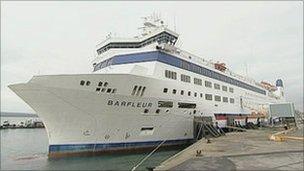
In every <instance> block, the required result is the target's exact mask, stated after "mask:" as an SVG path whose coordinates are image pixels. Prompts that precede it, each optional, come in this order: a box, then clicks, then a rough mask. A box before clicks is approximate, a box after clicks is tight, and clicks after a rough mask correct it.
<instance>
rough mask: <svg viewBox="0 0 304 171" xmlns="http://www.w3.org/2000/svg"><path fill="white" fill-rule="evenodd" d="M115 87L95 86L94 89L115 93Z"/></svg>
mask: <svg viewBox="0 0 304 171" xmlns="http://www.w3.org/2000/svg"><path fill="white" fill-rule="evenodd" d="M116 90H117V89H116V88H113V89H112V88H100V87H97V88H96V91H97V92H107V93H116Z"/></svg>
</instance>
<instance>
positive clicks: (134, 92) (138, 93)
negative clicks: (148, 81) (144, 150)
mask: <svg viewBox="0 0 304 171" xmlns="http://www.w3.org/2000/svg"><path fill="white" fill-rule="evenodd" d="M145 90H146V87H144V86H137V85H136V86H134V87H133V90H132V93H131V95H132V96H134V95H136V96H143V95H144V93H145Z"/></svg>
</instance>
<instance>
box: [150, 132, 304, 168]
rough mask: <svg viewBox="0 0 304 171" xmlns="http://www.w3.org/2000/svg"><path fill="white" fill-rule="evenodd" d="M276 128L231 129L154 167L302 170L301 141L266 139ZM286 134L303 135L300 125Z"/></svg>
mask: <svg viewBox="0 0 304 171" xmlns="http://www.w3.org/2000/svg"><path fill="white" fill-rule="evenodd" d="M278 131H282V128H279V130H278V129H272V128H261V129H258V130H247V131H246V132H231V133H227V134H226V135H225V136H222V137H219V138H212V139H210V140H211V143H207V141H206V139H201V140H199V141H198V142H196V143H195V144H193V145H191V146H189V147H188V148H186V149H184V150H183V151H181V152H179V153H178V154H176V155H175V156H172V157H171V158H169V159H168V160H166V161H164V162H163V163H161V164H160V165H159V166H158V167H156V168H155V169H154V170H303V159H304V157H303V152H304V144H303V141H299V140H286V141H282V142H275V141H271V140H269V136H270V135H271V134H274V133H275V132H278ZM290 134H291V135H294V134H296V135H297V136H302V137H303V128H302V129H300V130H297V131H295V132H291V133H290ZM198 152H199V153H200V154H197V153H198Z"/></svg>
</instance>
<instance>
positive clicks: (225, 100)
mask: <svg viewBox="0 0 304 171" xmlns="http://www.w3.org/2000/svg"><path fill="white" fill-rule="evenodd" d="M163 92H164V93H168V88H164V89H163ZM176 93H177V90H176V89H172V94H176ZM184 94H185V91H184V90H180V95H184ZM187 94H188V96H191V91H188V93H187ZM193 95H194V97H198V96H199V97H201V98H202V97H203V93H197V92H194V93H193ZM205 99H206V100H212V99H213V98H212V94H205ZM214 101H218V102H220V101H221V96H218V95H214ZM223 102H227V103H228V97H223ZM230 103H234V98H230ZM159 105H160V104H159ZM172 105H173V103H172ZM159 107H160V106H159Z"/></svg>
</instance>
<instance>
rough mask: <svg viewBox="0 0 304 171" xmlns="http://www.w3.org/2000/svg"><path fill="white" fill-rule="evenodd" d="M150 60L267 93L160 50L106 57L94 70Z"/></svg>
mask: <svg viewBox="0 0 304 171" xmlns="http://www.w3.org/2000/svg"><path fill="white" fill-rule="evenodd" d="M150 61H158V62H162V63H165V64H168V65H171V66H175V67H177V68H182V69H185V70H188V71H191V72H194V73H197V74H200V75H203V76H206V77H209V78H212V79H216V80H219V81H222V82H225V83H228V84H231V85H234V86H237V87H241V88H244V89H247V90H250V91H254V92H256V93H260V94H264V95H266V91H265V90H263V89H261V88H258V87H255V86H252V85H249V84H247V83H245V82H243V81H239V80H237V79H234V78H231V77H228V76H226V75H223V74H221V73H218V72H216V71H213V70H210V69H207V68H205V67H202V66H199V65H196V64H194V63H191V62H188V61H185V60H183V59H180V58H177V57H175V56H173V55H169V54H166V53H163V52H160V51H153V52H145V53H142V52H141V53H136V54H128V55H117V56H114V57H112V58H110V59H106V60H104V61H102V62H100V63H98V64H96V65H95V66H94V71H97V70H99V69H101V68H104V67H107V66H109V65H119V64H127V63H136V62H137V63H138V62H150Z"/></svg>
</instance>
